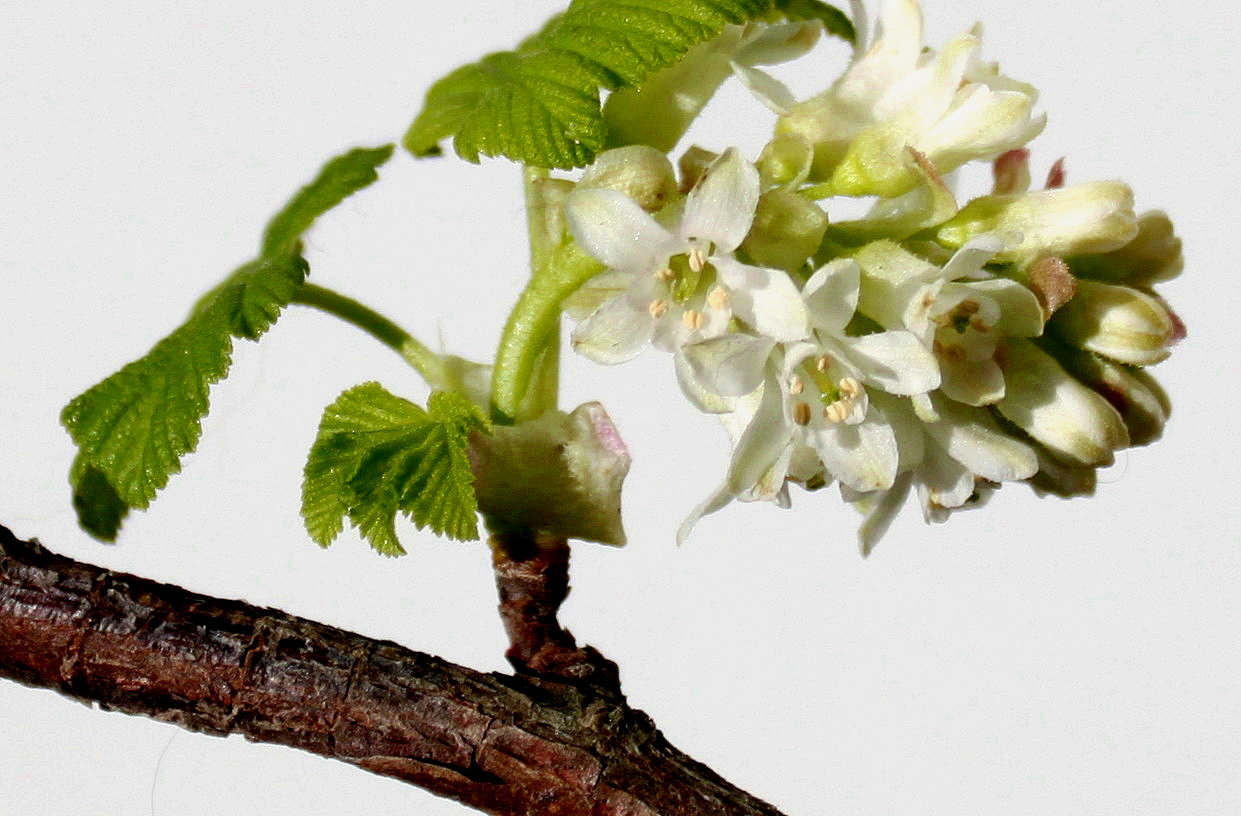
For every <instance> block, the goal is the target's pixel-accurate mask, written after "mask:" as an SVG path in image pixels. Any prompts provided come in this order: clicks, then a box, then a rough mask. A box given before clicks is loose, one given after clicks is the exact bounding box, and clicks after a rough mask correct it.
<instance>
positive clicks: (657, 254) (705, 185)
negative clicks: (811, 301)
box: [565, 149, 807, 365]
mask: <svg viewBox="0 0 1241 816" xmlns="http://www.w3.org/2000/svg"><path fill="white" fill-rule="evenodd" d="M758 198H759V178H758V171H757V170H756V169H755V168H754V166H753V165H752V164H750V163H749V162H748V161H746V160H745V159H744V158H742V156H741V154H740V153H739V152H738V151H737V150H735V149H730V150H728V151H727V152H725V153H724V154H723V155H722V156H721V157H720V158H719V159H718V160H717V161H716V162H715V163H714V164H713V165H712V166H711V168H710V169H709V170H708V172H707V174H706V175H705V176H704V177H703V179H702V180H701V182H700V183H699V184H698V185H697V186H696V187H695V188H694V189H693V190H692V191H691V192H690V194H689V196H688V197H687V198H686V201H685V207H684V212H683V213H682V216H681V220H680V223H679V224H678V225H677V227H676V228H675V229H674V230H669V229H667V228H665V227H664V226H663V225H661V224H660V223H659V222H658V221H656V220H655V219H654V218H653V217H652V216H651V215H649V214H648V213H646V212H645V211H644V210H643V209H642V208H641V207H640V206H638V204H637V203H635V202H634V201H633V200H632V199H630V198H629V197H627V196H625V195H624V194H623V193H620V192H618V191H616V190H610V189H584V190H576V191H574V192H573V193H572V194H571V195H570V196H569V197H568V200H567V201H566V203H565V209H566V215H567V219H568V223H569V228H570V230H571V231H572V233H573V237H574V238H575V239H576V240H577V243H578V244H579V245H580V246H581V247H582V248H583V249H584V250H585V251H586V252H587V253H589V254H590V255H592V256H593V257H595V258H596V259H598V260H599V261H601V262H602V263H604V264H606V265H607V267H608V269H609V274H608V280H609V281H610V285H612V286H618V285H623V286H624V291H622V292H621V293H620V294H618V295H616V296H614V297H612V298H610V299H609V300H607V301H606V302H604V303H603V304H602V305H601V306H599V307H598V308H597V309H596V310H595V311H594V312H593V313H592V314H591V315H590V316H589V317H587V318H586V319H585V320H583V321H582V322H581V323H579V324H578V326H577V328H576V329H575V330H574V332H573V337H572V340H573V347H574V348H575V349H576V350H577V351H578V352H579V353H581V354H583V355H584V356H586V357H588V358H590V359H592V360H594V361H596V362H599V363H604V364H609V365H610V364H615V363H621V362H625V361H626V360H630V359H632V358H633V357H635V356H637V355H638V354H639V353H640V352H641V351H642V350H643V349H644V348H645V347H646V346H647V345H648V344H649V343H652V342H653V343H654V344H655V345H656V347H658V348H661V349H663V350H666V351H678V350H679V349H680V348H681V347H682V346H684V345H685V344H687V343H693V342H698V341H701V340H705V339H708V338H711V337H718V336H720V335H722V334H723V333H724V332H725V331H726V330H727V328H728V325H729V322H730V320H732V319H733V318H734V317H735V318H738V319H740V320H741V321H743V322H744V323H745V324H747V325H748V326H749V327H750V328H752V329H753V330H754V331H755V332H757V333H758V334H760V335H763V336H766V337H770V338H772V339H775V340H797V339H800V338H802V337H804V336H805V334H806V331H807V325H806V312H805V307H804V306H803V305H802V300H801V295H800V293H799V292H798V291H797V287H796V285H795V284H794V283H793V281H792V280H790V279H789V277H788V275H787V274H786V273H784V272H782V271H779V270H773V269H765V268H763V267H757V266H750V265H747V264H743V263H741V262H740V261H738V260H737V259H736V258H735V257H733V251H734V250H735V249H736V248H737V246H738V245H740V244H741V242H742V240H743V239H744V238H745V236H746V234H747V233H748V232H749V230H750V226H751V223H752V222H753V220H754V211H755V208H756V207H757V205H758Z"/></svg>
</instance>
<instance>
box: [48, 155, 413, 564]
mask: <svg viewBox="0 0 1241 816" xmlns="http://www.w3.org/2000/svg"><path fill="white" fill-rule="evenodd" d="M392 149H393V148H392V146H391V145H388V146H386V147H381V148H374V149H358V150H353V151H350V152H349V153H346V154H344V155H342V156H340V157H337V158H335V159H333V160H332V161H330V162H328V164H327V165H326V166H325V167H324V169H323V171H322V172H321V173H320V174H319V176H318V178H316V179H315V181H313V182H312V183H311V184H310V185H308V186H306V187H304V188H303V189H302V190H301V191H300V192H299V193H298V194H297V195H295V196H294V197H293V199H292V201H290V203H289V204H288V206H286V207H285V208H284V209H283V210H282V211H281V212H280V213H279V214H278V215H277V216H276V217H275V218H274V219H273V220H272V222H271V224H270V225H269V227H268V229H267V232H266V235H265V237H264V240H263V254H261V255H260V256H259V257H258V258H256V259H255V260H253V261H251V262H250V263H247V264H245V265H244V266H242V267H241V268H240V269H238V270H237V271H236V272H234V273H233V274H232V275H230V276H229V277H228V278H227V279H225V281H224V282H223V283H221V284H220V285H219V286H217V287H216V288H215V289H213V290H211V291H210V292H208V293H207V295H205V296H204V297H203V298H202V299H201V300H200V301H199V303H198V304H197V305H196V306H195V308H194V310H193V312H192V313H191V314H190V317H189V319H188V320H186V321H185V323H183V324H182V325H181V326H179V327H178V328H177V329H175V330H174V331H173V332H172V333H171V334H169V335H168V336H167V337H165V338H164V339H163V340H160V341H159V342H158V343H156V344H155V346H154V348H152V349H151V351H150V352H149V353H148V354H147V355H146V356H144V357H142V358H140V359H138V360H135V361H134V362H132V363H130V364H128V365H126V366H125V367H124V368H122V369H121V370H120V371H118V372H116V373H115V374H113V375H112V376H110V377H108V378H107V379H105V380H103V381H102V382H100V383H98V384H96V385H95V386H94V387H92V388H90V389H89V390H87V391H86V392H85V393H83V394H81V395H79V396H77V397H76V398H74V399H73V400H72V401H71V402H70V403H69V404H68V405H66V406H65V408H64V410H63V411H62V412H61V422H62V423H63V424H64V426H65V428H66V429H67V430H68V431H69V434H70V436H71V437H72V438H73V441H74V442H75V443H76V444H77V446H78V449H79V454H78V457H77V459H76V460H75V462H74V465H73V467H72V468H71V470H70V483H71V485H72V486H73V492H74V507H75V508H76V510H77V513H78V522H79V524H80V525H81V526H82V527H83V529H85V530H86V531H87V532H89V533H91V534H92V535H94V536H96V537H98V538H102V539H104V540H112V539H114V538H115V537H116V534H117V531H118V530H119V528H120V524H121V521H122V520H123V518H124V517H125V515H126V513H127V512H128V510H129V509H130V508H139V509H141V508H145V507H147V506H148V505H149V504H150V502H151V500H152V499H154V498H155V495H156V493H158V491H159V490H161V489H162V488H163V487H164V485H166V484H167V483H168V479H169V478H170V477H171V476H172V475H173V474H175V473H178V472H179V471H180V469H181V459H182V458H183V457H184V456H185V455H186V454H188V453H190V452H192V451H193V450H194V449H195V448H196V447H197V445H198V440H199V437H200V435H201V433H202V418H203V417H204V416H205V415H206V414H207V411H208V409H209V408H210V387H211V385H212V384H213V383H215V382H218V381H219V380H220V379H222V378H223V377H225V376H226V375H227V374H228V370H229V366H230V364H231V362H232V348H233V338H234V337H236V338H244V339H247V340H257V339H258V338H259V337H261V336H262V334H263V333H264V332H266V331H267V329H269V328H270V327H271V325H272V324H273V323H274V322H275V321H276V319H277V318H278V317H279V315H280V312H281V310H282V309H283V308H284V307H285V306H287V305H288V304H289V302H290V300H291V299H292V297H293V296H294V294H295V293H296V291H297V289H298V287H300V286H301V285H302V283H303V282H304V281H305V279H306V274H307V272H308V266H307V264H306V261H305V259H303V258H302V257H301V256H300V255H299V254H298V253H299V251H300V239H301V234H302V233H303V232H304V231H305V230H306V229H308V228H309V227H310V226H311V224H313V222H314V220H315V218H316V217H317V216H319V215H321V214H322V213H324V212H326V211H327V210H328V209H330V208H331V207H333V206H335V205H336V204H338V203H340V202H341V201H342V200H343V199H344V198H345V197H347V196H348V195H350V194H351V193H353V192H356V191H357V190H359V189H361V188H362V187H364V186H366V185H367V184H370V183H371V182H372V181H374V180H375V178H376V177H377V176H376V172H375V168H376V167H377V166H378V165H379V164H382V163H383V162H384V161H386V160H387V158H388V157H389V156H391V154H392Z"/></svg>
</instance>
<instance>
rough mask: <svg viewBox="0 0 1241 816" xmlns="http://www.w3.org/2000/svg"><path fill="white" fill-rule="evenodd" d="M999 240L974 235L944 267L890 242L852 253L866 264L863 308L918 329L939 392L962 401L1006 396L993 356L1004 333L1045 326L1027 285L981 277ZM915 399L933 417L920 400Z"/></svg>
mask: <svg viewBox="0 0 1241 816" xmlns="http://www.w3.org/2000/svg"><path fill="white" fill-rule="evenodd" d="M1004 245H1005V239H1004V238H1002V237H1000V236H997V235H985V236H979V237H977V238H974V239H972V240H971V241H970V242H969V243H967V244H966V245H965V246H963V247H962V248H961V249H960V250H958V251H957V252H956V253H955V254H954V255H953V256H952V257H951V258H950V259H949V260H948V262H947V263H945V264H944V265H943V266H942V267H938V266H936V265H934V264H932V263H930V262H928V261H924V260H922V259H921V258H919V257H917V256H915V255H913V254H912V253H910V252H908V251H906V250H904V249H901V248H900V247H898V246H897V245H896V244H893V243H891V242H889V241H877V242H875V243H873V244H870V245H868V246H867V247H865V248H864V249H863V250H862V251H861V252H859V253H858V256H857V257H858V262H859V263H860V264H861V265H862V269H863V271H864V280H863V285H862V306H863V311H865V312H866V313H867V314H869V315H871V316H872V317H874V318H875V320H877V321H878V322H879V324H880V325H882V326H883V327H885V328H888V329H897V328H904V329H907V330H909V331H910V332H912V333H913V334H914V335H915V336H917V337H918V338H919V339H920V340H921V341H922V343H923V345H924V346H925V347H926V348H927V349H930V350H932V351H933V352H934V353H935V356H936V358H937V359H938V361H939V368H940V372H941V374H942V383H941V385H940V388H941V389H942V390H943V392H944V394H945V395H947V396H948V397H950V398H952V399H954V400H956V401H958V402H962V403H965V404H966V405H975V406H980V405H991V404H993V403H995V402H998V401H999V400H1000V399H1002V398H1003V396H1004V375H1003V373H1002V371H1001V370H1000V366H999V364H998V363H997V362H996V359H995V358H996V353H997V351H998V350H999V349H1000V348H1001V343H1002V340H1003V338H1004V337H1035V336H1038V335H1039V334H1042V331H1043V313H1042V308H1041V307H1040V306H1039V303H1038V298H1036V297H1035V296H1034V294H1033V293H1032V292H1031V291H1030V290H1029V289H1027V288H1026V287H1024V286H1022V285H1021V284H1019V283H1017V282H1016V281H1012V280H1007V279H1004V278H996V277H991V276H987V277H981V276H983V275H986V273H984V272H982V267H983V265H984V264H985V263H986V262H987V261H988V260H990V259H991V258H992V257H993V256H994V255H995V254H996V253H997V252H999V251H1000V250H1001V248H1002V247H1003V246H1004ZM980 277H981V279H980ZM918 404H919V407H920V408H921V409H922V410H923V413H924V414H925V415H927V416H933V412H932V411H931V409H930V406H929V405H928V404H927V403H926V401H925V400H922V401H919V403H918Z"/></svg>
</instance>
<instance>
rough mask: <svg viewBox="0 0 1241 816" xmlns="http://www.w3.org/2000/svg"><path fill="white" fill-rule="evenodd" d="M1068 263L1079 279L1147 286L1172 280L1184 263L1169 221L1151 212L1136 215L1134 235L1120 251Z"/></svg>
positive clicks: (1165, 215)
mask: <svg viewBox="0 0 1241 816" xmlns="http://www.w3.org/2000/svg"><path fill="white" fill-rule="evenodd" d="M1069 264H1070V266H1072V267H1073V271H1074V272H1075V273H1076V274H1078V275H1081V276H1083V277H1087V278H1094V279H1095V280H1101V281H1106V282H1108V283H1125V284H1129V285H1130V286H1147V285H1150V284H1152V283H1157V282H1159V281H1165V280H1171V279H1172V278H1175V277H1176V276H1177V275H1179V274H1180V273H1181V269H1182V267H1184V265H1185V262H1184V258H1183V257H1182V255H1181V239H1180V238H1178V237H1177V236H1176V233H1175V231H1174V230H1173V227H1172V219H1170V218H1168V215H1167V213H1165V212H1163V211H1162V210H1151V211H1150V212H1145V213H1142V215H1140V216H1138V234H1137V236H1136V237H1135V238H1134V239H1133V240H1132V241H1130V242H1129V243H1127V244H1125V245H1124V246H1122V247H1121V248H1120V249H1115V250H1112V251H1111V252H1107V253H1104V254H1102V255H1085V256H1082V257H1078V258H1070V259H1069Z"/></svg>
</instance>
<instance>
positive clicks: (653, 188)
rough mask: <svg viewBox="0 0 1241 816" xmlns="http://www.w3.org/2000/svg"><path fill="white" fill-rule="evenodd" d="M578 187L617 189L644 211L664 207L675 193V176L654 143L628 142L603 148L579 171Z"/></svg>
mask: <svg viewBox="0 0 1241 816" xmlns="http://www.w3.org/2000/svg"><path fill="white" fill-rule="evenodd" d="M577 186H578V188H580V189H583V190H585V189H592V188H600V187H602V188H605V189H608V190H617V191H618V192H621V193H624V194H625V195H627V196H629V197H630V198H632V199H633V200H634V201H636V202H637V203H638V206H640V207H641V208H642V209H644V210H646V211H647V212H656V211H658V210H660V209H662V208H663V206H664V205H665V204H666V203H668V200H669V199H670V198H672V196H673V194H674V193H676V189H677V183H676V178H675V177H674V176H673V173H672V165H671V164H669V163H668V158H667V157H666V156H664V154H663V153H660V152H659V151H658V150H656V149H655V148H653V147H647V146H646V145H629V146H628V147H618V148H616V149H615V150H605V151H604V152H602V153H600V154H599V156H598V157H597V158H596V159H595V163H594V164H592V165H591V166H590V167H587V168H586V171H585V172H584V173H582V178H581V181H579V182H578V184H577Z"/></svg>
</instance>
